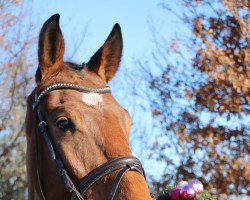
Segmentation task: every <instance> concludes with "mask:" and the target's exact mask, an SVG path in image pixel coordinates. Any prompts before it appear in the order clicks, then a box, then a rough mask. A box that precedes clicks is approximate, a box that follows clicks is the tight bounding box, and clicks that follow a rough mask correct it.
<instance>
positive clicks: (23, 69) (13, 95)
mask: <svg viewBox="0 0 250 200" xmlns="http://www.w3.org/2000/svg"><path fill="white" fill-rule="evenodd" d="M28 6H29V5H28V4H24V3H23V2H21V1H19V0H11V1H7V0H6V1H5V0H3V1H0V71H1V73H0V74H1V75H0V96H1V100H0V188H1V189H0V199H26V198H25V191H26V185H27V183H26V167H25V150H26V141H25V134H24V117H25V104H26V95H27V91H29V89H30V85H32V84H31V81H30V80H31V73H30V70H31V69H34V66H33V65H34V64H35V63H33V62H32V61H34V59H32V58H31V56H32V54H31V53H30V50H31V49H32V48H33V44H34V38H33V36H32V30H33V26H32V23H31V22H30V20H29V18H28V16H27V15H25V10H26V9H28Z"/></svg>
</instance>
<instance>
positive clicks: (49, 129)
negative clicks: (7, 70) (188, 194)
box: [25, 14, 151, 200]
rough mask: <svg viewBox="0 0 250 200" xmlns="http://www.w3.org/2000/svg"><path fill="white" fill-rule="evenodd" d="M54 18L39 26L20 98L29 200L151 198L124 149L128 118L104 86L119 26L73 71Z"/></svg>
mask: <svg viewBox="0 0 250 200" xmlns="http://www.w3.org/2000/svg"><path fill="white" fill-rule="evenodd" d="M59 19H60V15H59V14H55V15H53V16H51V17H50V18H49V19H48V20H47V21H46V22H45V23H44V25H43V26H42V29H41V31H40V35H39V43H38V68H37V71H36V74H35V81H36V87H35V88H34V90H33V91H32V92H31V94H30V95H29V96H28V98H27V113H26V119H25V127H26V138H27V151H26V165H27V177H28V198H29V199H30V200H32V199H42V200H45V199H46V200H50V199H53V200H54V199H60V200H64V199H65V200H66V199H78V200H79V199H80V200H82V199H93V200H100V199H109V200H111V199H122V200H135V199H136V200H147V199H151V196H150V191H149V188H148V185H147V182H146V179H145V173H144V170H143V168H142V165H141V163H140V161H139V159H137V158H136V157H133V156H132V152H131V148H130V145H129V132H130V127H131V117H130V115H129V113H128V111H127V110H125V109H124V108H123V107H122V106H121V105H120V104H119V103H118V102H117V101H116V100H115V98H114V97H113V96H112V94H111V89H110V87H109V86H107V83H108V82H109V81H110V80H111V79H112V78H113V77H114V75H115V73H116V71H117V70H118V67H119V63H120V60H121V55H122V47H123V42H122V34H121V28H120V26H119V24H115V25H114V27H113V29H112V31H111V33H110V34H109V36H108V38H107V39H106V41H105V42H104V44H103V45H102V46H101V47H100V48H99V50H97V51H96V53H95V54H94V55H93V56H92V57H91V58H90V60H89V61H88V62H87V63H83V64H75V63H72V62H65V61H64V59H63V57H64V50H65V47H64V46H65V44H64V38H63V35H62V32H61V29H60V25H59Z"/></svg>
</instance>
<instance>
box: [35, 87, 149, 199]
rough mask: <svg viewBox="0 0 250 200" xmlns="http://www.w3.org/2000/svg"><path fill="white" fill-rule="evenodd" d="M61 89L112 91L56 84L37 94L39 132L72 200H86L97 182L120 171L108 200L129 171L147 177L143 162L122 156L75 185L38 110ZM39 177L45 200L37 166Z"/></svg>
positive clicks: (86, 91) (104, 88)
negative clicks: (52, 94)
mask: <svg viewBox="0 0 250 200" xmlns="http://www.w3.org/2000/svg"><path fill="white" fill-rule="evenodd" d="M61 89H70V90H77V91H79V92H84V93H98V94H105V93H111V89H110V87H108V86H106V87H103V88H97V89H93V88H87V87H83V86H80V85H75V84H70V83H59V84H54V85H51V86H49V87H47V88H46V89H44V90H43V91H42V92H41V93H40V94H39V95H37V94H35V101H34V103H33V109H34V111H35V113H36V116H37V120H38V126H39V130H40V132H41V134H42V135H43V137H44V140H45V143H46V145H47V147H48V150H49V154H50V157H51V159H52V160H53V161H55V163H56V165H57V167H58V169H59V173H60V175H61V176H62V178H63V181H64V184H65V187H66V188H67V189H68V191H69V192H70V193H71V200H84V197H83V196H84V195H85V194H86V192H87V191H88V189H90V188H91V187H92V186H94V185H95V184H96V183H97V182H99V181H100V180H101V179H102V178H104V177H105V176H106V175H109V174H112V173H113V172H116V171H119V172H118V174H117V175H116V177H115V179H114V181H113V184H112V186H111V190H110V193H109V196H108V200H113V199H114V196H115V194H116V191H117V188H118V186H119V184H120V182H121V180H122V178H123V176H124V174H125V173H126V172H127V171H137V172H139V173H140V174H142V175H143V176H144V177H145V173H144V170H143V167H142V165H141V162H140V161H139V160H138V159H137V158H135V157H133V156H121V157H116V158H113V159H111V160H110V161H108V162H107V163H104V164H103V165H101V166H99V167H97V168H95V169H93V170H92V171H91V172H89V173H88V174H87V175H86V176H85V177H84V178H83V179H82V181H81V182H80V184H79V185H78V186H76V185H75V184H74V183H73V181H72V179H71V178H70V177H69V175H68V173H67V171H66V169H65V167H64V164H63V162H62V160H61V159H60V158H58V157H57V156H56V154H55V151H54V147H53V145H52V143H51V141H50V137H49V132H48V127H47V124H46V122H45V121H44V118H43V116H42V113H41V111H40V110H39V108H38V106H39V103H40V101H41V99H42V98H43V97H44V96H46V95H47V94H48V93H50V92H51V91H53V90H61ZM36 154H37V159H38V156H39V154H38V139H37V138H36ZM37 165H38V163H37ZM37 175H38V181H39V186H40V190H41V193H42V196H43V199H44V200H45V199H46V197H45V192H44V188H43V185H42V181H41V179H42V177H41V174H40V170H39V165H38V166H37ZM145 179H146V177H145Z"/></svg>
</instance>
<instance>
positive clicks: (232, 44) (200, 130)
mask: <svg viewBox="0 0 250 200" xmlns="http://www.w3.org/2000/svg"><path fill="white" fill-rule="evenodd" d="M161 7H162V8H164V9H165V10H166V12H171V13H174V14H176V16H178V17H179V19H180V22H181V23H182V24H183V30H180V32H179V33H178V34H177V35H176V37H174V38H173V39H172V40H171V41H170V42H169V46H168V47H167V46H166V45H165V46H164V45H163V44H165V43H164V41H162V40H157V39H156V40H155V43H156V47H157V50H156V51H155V52H153V53H152V55H153V60H154V65H156V67H157V68H158V69H160V70H161V72H160V75H159V74H157V73H155V74H153V73H150V72H148V73H147V74H148V75H149V76H148V78H149V85H150V88H151V90H152V91H153V93H154V94H155V95H154V96H153V98H152V99H151V100H152V104H151V106H152V113H153V115H154V117H155V119H156V120H157V121H160V124H161V127H162V128H163V129H162V130H163V131H162V134H161V135H158V136H157V137H156V140H155V142H154V144H153V146H152V152H154V155H155V156H156V157H157V159H158V160H159V161H163V162H164V163H165V164H166V167H165V169H166V170H165V172H164V176H163V178H162V180H160V181H158V180H155V181H154V185H155V187H156V189H157V190H160V189H161V188H162V187H164V186H165V185H166V184H167V183H171V184H175V183H176V182H178V181H180V180H182V179H184V180H189V179H192V178H197V179H199V180H201V182H203V184H204V186H205V188H206V189H212V191H213V192H215V193H217V194H222V193H225V194H232V193H233V194H242V193H248V194H249V191H247V186H249V183H250V161H249V155H250V145H249V142H250V141H249V137H250V116H249V113H250V9H249V7H250V3H249V1H247V0H239V1H234V0H212V1H211V0H209V1H208V0H204V1H198V0H181V1H176V2H175V3H173V2H171V3H170V2H169V1H163V2H162V3H161ZM182 31H183V32H185V31H186V32H188V31H190V33H191V34H190V35H191V36H190V37H189V36H187V35H188V34H186V35H185V34H182ZM144 66H145V65H144Z"/></svg>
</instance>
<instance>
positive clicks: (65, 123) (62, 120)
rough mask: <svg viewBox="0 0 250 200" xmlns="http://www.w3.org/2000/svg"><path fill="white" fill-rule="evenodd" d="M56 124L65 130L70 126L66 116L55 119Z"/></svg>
mask: <svg viewBox="0 0 250 200" xmlns="http://www.w3.org/2000/svg"><path fill="white" fill-rule="evenodd" d="M56 126H57V127H58V128H59V129H61V130H62V131H67V130H69V129H70V127H71V122H70V121H69V120H68V119H67V118H66V117H61V118H59V119H58V120H57V121H56Z"/></svg>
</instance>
